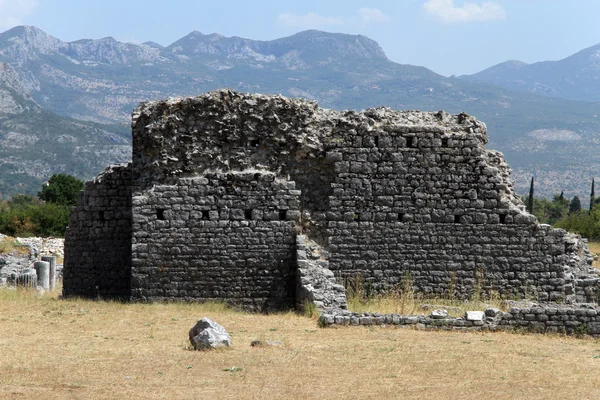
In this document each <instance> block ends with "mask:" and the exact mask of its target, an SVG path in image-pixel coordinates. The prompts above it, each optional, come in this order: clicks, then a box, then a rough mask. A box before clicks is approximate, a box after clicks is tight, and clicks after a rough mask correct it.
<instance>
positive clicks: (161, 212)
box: [156, 208, 166, 221]
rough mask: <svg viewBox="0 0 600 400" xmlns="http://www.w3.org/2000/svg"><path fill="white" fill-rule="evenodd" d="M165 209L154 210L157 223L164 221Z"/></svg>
mask: <svg viewBox="0 0 600 400" xmlns="http://www.w3.org/2000/svg"><path fill="white" fill-rule="evenodd" d="M165 211H166V210H165V209H164V208H157V209H156V219H157V220H159V221H164V220H165Z"/></svg>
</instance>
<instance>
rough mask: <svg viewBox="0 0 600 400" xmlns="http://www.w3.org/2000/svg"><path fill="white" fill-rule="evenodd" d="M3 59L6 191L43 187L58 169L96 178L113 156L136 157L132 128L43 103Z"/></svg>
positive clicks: (0, 86)
mask: <svg viewBox="0 0 600 400" xmlns="http://www.w3.org/2000/svg"><path fill="white" fill-rule="evenodd" d="M16 75H17V74H16V71H15V70H14V69H13V68H11V67H10V66H8V65H6V64H2V63H0V194H1V195H2V197H4V198H6V197H7V196H10V195H12V194H15V193H37V191H38V190H40V189H41V183H42V182H44V181H45V180H46V179H48V177H50V176H51V175H52V174H54V173H61V172H63V173H68V174H72V175H76V176H78V177H81V178H90V177H92V176H94V175H96V174H97V173H98V172H100V171H101V170H102V169H103V168H104V166H105V164H106V163H107V162H111V163H116V162H124V161H127V160H129V159H130V157H131V153H130V152H131V147H130V138H129V130H128V129H127V127H124V126H118V125H114V126H102V125H98V124H94V123H89V122H83V121H76V120H73V119H70V118H65V117H61V116H58V115H56V114H54V113H51V112H48V111H46V110H44V109H42V108H41V107H40V106H39V105H38V104H37V103H35V101H33V100H32V99H31V97H30V96H29V95H28V93H27V92H25V91H24V87H23V85H22V84H21V83H20V82H19V81H15V80H14V77H15V76H16Z"/></svg>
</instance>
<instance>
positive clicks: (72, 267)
mask: <svg viewBox="0 0 600 400" xmlns="http://www.w3.org/2000/svg"><path fill="white" fill-rule="evenodd" d="M77 203H78V205H77V206H76V207H73V208H72V209H71V215H70V218H69V227H68V229H67V233H66V236H65V246H64V249H65V255H64V257H65V261H64V267H63V294H64V295H65V296H67V297H72V296H83V297H104V298H120V299H129V297H130V292H131V288H130V280H131V279H130V275H131V166H130V165H116V166H111V167H109V168H107V169H106V170H105V171H104V173H102V174H100V175H99V176H97V177H96V178H95V179H94V180H92V181H90V182H86V184H85V190H84V191H83V192H81V193H80V195H79V200H78V202H77Z"/></svg>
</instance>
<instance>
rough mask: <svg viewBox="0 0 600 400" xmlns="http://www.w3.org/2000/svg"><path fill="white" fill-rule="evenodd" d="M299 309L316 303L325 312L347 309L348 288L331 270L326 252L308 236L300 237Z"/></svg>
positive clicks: (297, 257)
mask: <svg viewBox="0 0 600 400" xmlns="http://www.w3.org/2000/svg"><path fill="white" fill-rule="evenodd" d="M296 262H297V265H298V268H297V270H296V282H297V283H296V308H297V309H299V310H300V309H302V308H303V307H305V303H313V304H314V305H316V306H317V308H318V309H319V310H321V311H326V310H331V309H333V310H345V309H346V308H347V303H346V291H345V289H344V286H343V285H340V284H339V283H337V282H336V280H335V277H334V275H333V272H331V270H330V269H329V262H328V261H327V259H326V255H325V251H324V249H323V248H321V246H319V245H318V244H317V243H316V242H314V241H312V240H310V239H308V238H307V237H306V236H304V235H298V236H296Z"/></svg>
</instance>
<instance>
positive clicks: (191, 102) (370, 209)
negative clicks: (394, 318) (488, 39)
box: [64, 90, 599, 310]
mask: <svg viewBox="0 0 600 400" xmlns="http://www.w3.org/2000/svg"><path fill="white" fill-rule="evenodd" d="M486 142H487V133H486V127H485V125H484V124H483V123H481V122H479V121H477V120H476V119H475V118H473V117H470V116H468V115H466V114H459V115H450V114H447V113H445V112H442V111H440V112H435V113H434V112H417V111H392V110H389V109H387V108H378V109H370V110H367V111H364V112H360V113H359V112H354V111H346V112H341V113H340V112H336V111H332V110H325V109H320V108H318V106H317V104H316V103H315V102H311V101H306V100H292V99H287V98H284V97H281V96H263V95H251V94H242V93H237V92H232V91H229V90H221V91H215V92H211V93H207V94H204V95H202V96H199V97H193V98H185V99H170V100H165V101H160V102H148V103H145V104H142V105H141V106H140V107H139V108H137V109H136V110H135V111H134V114H133V160H132V162H131V164H129V165H119V166H112V167H109V168H107V169H106V171H104V173H102V174H101V175H99V176H98V177H96V178H95V179H94V180H93V181H91V182H88V183H87V184H86V188H85V191H84V192H82V194H81V196H80V200H79V205H78V206H77V207H75V208H74V209H73V212H72V214H71V219H70V222H69V228H68V232H67V237H66V243H65V268H64V294H65V296H76V295H79V296H92V297H96V296H100V297H105V298H111V297H113V298H125V299H131V300H144V301H147V300H149V301H152V300H165V299H169V300H171V299H174V300H175V299H176V300H186V301H190V300H226V301H228V302H230V303H233V304H237V305H240V306H243V307H245V308H248V309H254V310H269V309H279V308H286V307H292V306H294V304H295V303H299V302H301V301H302V300H305V299H312V300H315V301H318V302H319V303H318V304H319V305H322V306H332V307H343V302H344V298H343V297H344V295H343V287H341V286H340V285H339V284H340V283H343V282H351V283H354V284H356V282H359V283H360V284H361V285H363V287H364V289H365V290H367V291H368V292H370V293H381V292H384V291H386V290H390V289H393V288H395V287H397V286H399V285H400V284H401V283H402V281H403V280H410V282H411V283H412V284H413V285H414V287H415V289H416V290H418V291H419V292H421V293H424V294H427V295H432V296H433V295H435V296H444V295H449V294H450V295H453V296H456V297H463V298H466V297H469V296H472V295H473V294H475V293H476V292H478V293H481V294H482V295H486V294H490V293H497V294H498V295H500V296H504V297H508V298H515V297H517V298H521V297H525V296H527V297H532V298H535V299H538V300H541V301H565V302H569V301H580V302H581V301H595V300H596V290H597V288H598V282H599V277H598V275H597V274H596V273H594V270H593V269H592V267H591V257H590V253H589V251H588V250H587V245H586V243H585V242H584V241H582V240H581V238H580V237H578V236H576V235H572V234H568V233H567V232H565V231H563V230H560V229H553V228H551V227H550V226H549V225H540V224H538V222H537V221H536V219H535V217H534V216H532V215H530V214H528V213H527V212H526V211H525V208H524V206H523V204H522V202H521V201H520V200H519V199H518V198H517V196H516V195H515V193H514V191H513V186H512V183H511V182H510V180H509V171H510V170H509V167H508V165H507V164H506V163H505V161H504V159H503V157H502V154H501V153H498V152H496V151H492V150H486V148H485V144H486Z"/></svg>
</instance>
